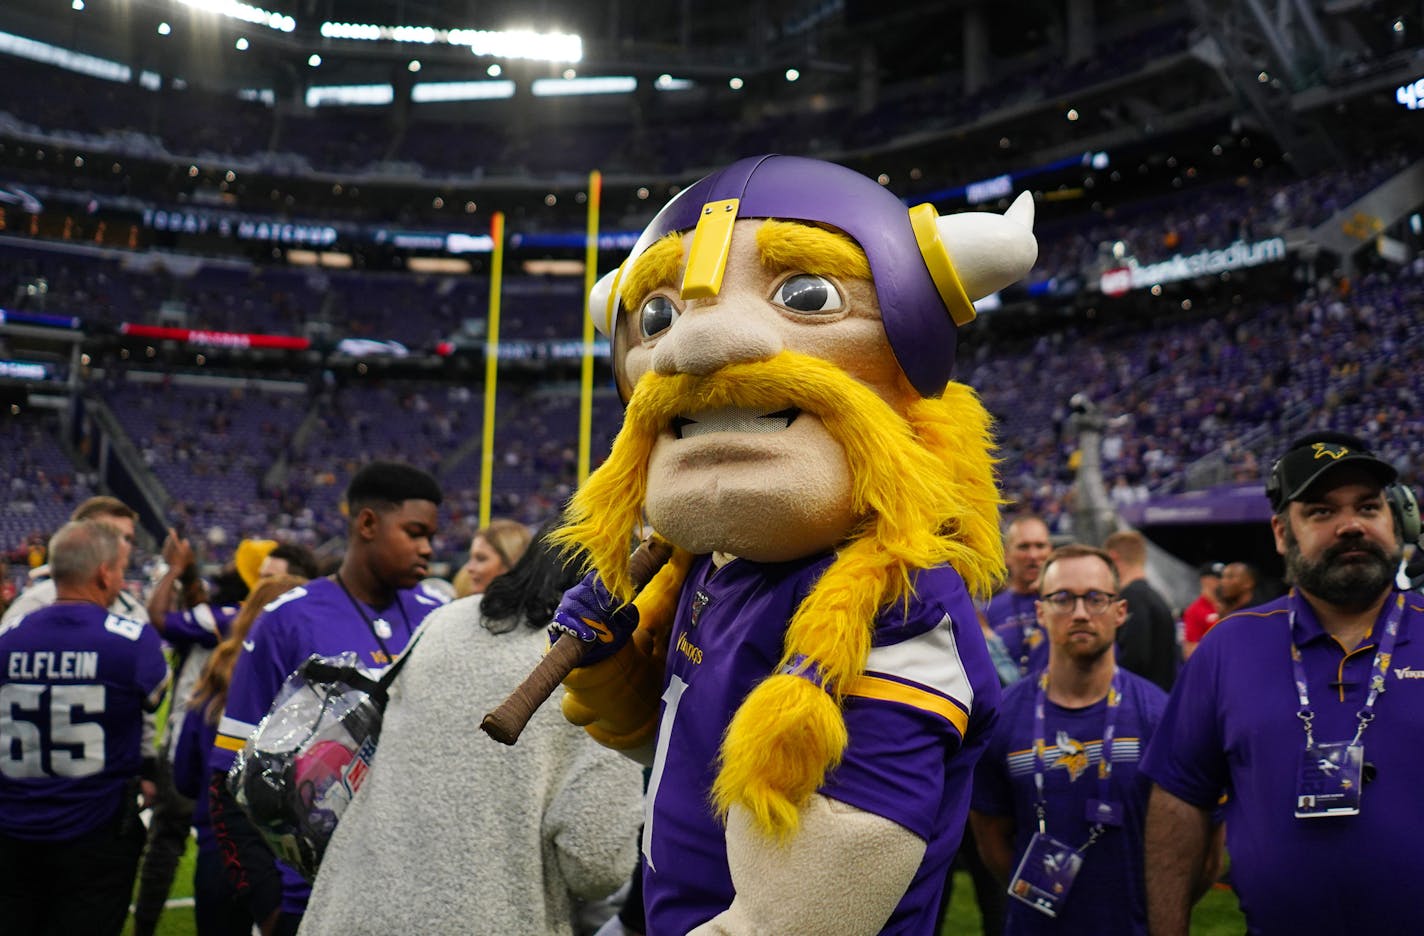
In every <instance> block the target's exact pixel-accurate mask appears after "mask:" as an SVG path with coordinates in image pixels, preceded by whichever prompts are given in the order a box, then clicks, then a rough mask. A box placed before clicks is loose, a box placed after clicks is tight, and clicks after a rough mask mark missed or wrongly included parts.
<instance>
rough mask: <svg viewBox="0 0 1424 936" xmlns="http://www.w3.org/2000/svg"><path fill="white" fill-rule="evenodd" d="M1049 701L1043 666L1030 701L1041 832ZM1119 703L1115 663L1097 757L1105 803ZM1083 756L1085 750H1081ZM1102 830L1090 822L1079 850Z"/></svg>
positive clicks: (1045, 812) (1119, 676) (1045, 803)
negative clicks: (1046, 722) (1089, 828)
mask: <svg viewBox="0 0 1424 936" xmlns="http://www.w3.org/2000/svg"><path fill="white" fill-rule="evenodd" d="M1047 705H1048V670H1047V669H1045V670H1044V671H1043V673H1042V674H1041V675H1040V676H1039V677H1038V697H1037V698H1036V699H1035V700H1034V705H1033V787H1034V792H1035V793H1036V794H1037V797H1038V799H1037V800H1036V801H1035V802H1034V804H1033V808H1034V812H1036V813H1037V814H1038V832H1039V834H1040V835H1043V834H1045V833H1046V829H1047V825H1048V820H1047V816H1048V800H1047V799H1046V798H1045V797H1044V795H1043V752H1044V749H1045V743H1044V739H1043V734H1044V727H1043V726H1044V722H1045V721H1046V719H1045V716H1044V710H1045V709H1046V708H1047ZM1121 705H1122V671H1121V670H1120V669H1118V668H1117V667H1116V666H1114V667H1113V675H1112V686H1111V688H1109V689H1108V705H1107V714H1106V715H1105V716H1104V721H1103V742H1102V750H1101V752H1100V754H1099V757H1098V801H1099V802H1102V803H1106V802H1108V800H1109V792H1110V791H1109V787H1110V786H1111V783H1112V749H1113V734H1114V733H1115V732H1116V729H1117V710H1118V707H1119V706H1121ZM1084 756H1085V757H1086V756H1087V755H1086V753H1085V754H1084ZM1102 834H1103V824H1102V823H1101V822H1097V823H1094V824H1093V828H1092V830H1091V831H1090V832H1089V833H1088V841H1087V842H1085V843H1084V844H1083V847H1082V848H1080V849H1078V851H1080V852H1082V851H1086V850H1087V848H1088V846H1089V845H1092V844H1093V843H1094V842H1096V841H1097V840H1098V837H1099V836H1101V835H1102Z"/></svg>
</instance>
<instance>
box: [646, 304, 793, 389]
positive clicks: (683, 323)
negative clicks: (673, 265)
mask: <svg viewBox="0 0 1424 936" xmlns="http://www.w3.org/2000/svg"><path fill="white" fill-rule="evenodd" d="M781 351H782V341H781V336H780V335H779V334H778V333H777V331H776V329H775V328H774V327H773V326H772V324H771V323H770V322H767V321H766V319H765V318H763V317H761V316H759V315H757V314H756V313H755V312H754V311H752V310H749V309H746V308H738V303H736V302H726V301H718V300H717V299H711V300H707V299H694V300H692V302H691V303H690V304H689V305H688V308H687V310H686V311H685V312H683V314H682V316H681V317H680V318H678V320H677V321H676V322H673V323H672V327H671V328H669V329H668V331H667V334H665V335H663V336H662V338H660V339H659V340H658V343H657V344H656V345H655V346H654V347H653V370H654V371H656V372H657V373H659V374H664V375H671V374H697V375H698V376H706V375H707V374H711V373H713V372H714V371H716V370H718V369H720V368H723V367H726V366H727V365H728V364H746V363H750V362H754V361H765V360H769V359H771V358H773V357H775V356H776V355H777V354H779V353H780V352H781Z"/></svg>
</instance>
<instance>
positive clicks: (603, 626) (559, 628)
mask: <svg viewBox="0 0 1424 936" xmlns="http://www.w3.org/2000/svg"><path fill="white" fill-rule="evenodd" d="M637 627H638V609H637V608H635V607H633V606H632V605H622V606H620V605H619V604H618V599H616V598H614V597H613V596H612V595H611V594H609V592H608V589H607V588H605V587H604V586H603V582H602V580H600V579H599V577H598V573H597V572H590V573H589V574H588V575H587V576H586V577H585V578H584V580H583V581H582V582H579V583H578V584H577V585H575V586H574V587H573V588H570V589H569V590H568V591H566V592H564V597H563V600H561V601H560V602H559V607H558V610H556V611H555V612H554V621H553V623H552V624H550V625H549V640H550V641H551V642H552V641H554V640H557V639H558V638H559V636H560V635H561V634H569V635H571V636H573V637H576V638H578V639H579V640H582V641H583V642H584V643H585V644H587V645H588V649H587V650H586V651H585V653H584V656H583V659H582V660H581V661H580V662H579V665H580V666H593V665H594V664H595V663H601V662H603V661H604V660H606V659H608V658H609V657H611V656H613V655H614V654H615V653H617V652H618V651H619V650H621V649H623V647H624V645H626V644H627V643H628V640H629V639H630V638H631V637H632V636H633V631H634V630H636V629H637Z"/></svg>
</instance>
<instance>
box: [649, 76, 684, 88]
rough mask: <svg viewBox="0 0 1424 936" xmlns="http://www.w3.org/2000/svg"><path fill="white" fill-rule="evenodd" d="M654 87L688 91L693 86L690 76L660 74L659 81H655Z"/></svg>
mask: <svg viewBox="0 0 1424 936" xmlns="http://www.w3.org/2000/svg"><path fill="white" fill-rule="evenodd" d="M653 87H654V88H657V89H658V90H659V91H686V90H687V89H688V88H691V87H692V80H691V79H690V78H674V77H673V76H672V75H659V76H658V79H657V81H654V82H653Z"/></svg>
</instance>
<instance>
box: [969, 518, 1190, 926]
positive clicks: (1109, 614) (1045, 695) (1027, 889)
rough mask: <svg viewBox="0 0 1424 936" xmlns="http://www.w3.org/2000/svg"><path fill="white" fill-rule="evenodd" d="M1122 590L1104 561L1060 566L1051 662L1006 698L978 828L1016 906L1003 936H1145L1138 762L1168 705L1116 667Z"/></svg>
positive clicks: (1041, 606)
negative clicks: (1030, 935)
mask: <svg viewBox="0 0 1424 936" xmlns="http://www.w3.org/2000/svg"><path fill="white" fill-rule="evenodd" d="M1120 587H1121V586H1120V582H1119V579H1118V572H1117V568H1116V567H1115V566H1114V565H1113V561H1112V557H1111V556H1109V555H1108V554H1107V553H1106V552H1104V551H1103V550H1100V549H1095V548H1093V547H1091V546H1082V545H1077V544H1074V545H1069V546H1063V547H1061V548H1059V549H1057V550H1055V551H1054V552H1053V553H1052V554H1050V555H1049V557H1048V559H1047V560H1046V561H1045V563H1044V565H1043V571H1042V574H1041V577H1040V579H1039V588H1038V594H1039V598H1038V602H1037V605H1036V612H1037V616H1038V621H1039V623H1040V624H1041V625H1042V626H1043V627H1044V629H1045V630H1046V631H1047V633H1048V664H1047V666H1046V667H1045V668H1044V669H1043V671H1042V672H1041V673H1039V674H1038V675H1037V676H1036V677H1035V678H1031V679H1024V680H1021V681H1019V682H1018V683H1015V684H1014V685H1013V686H1012V687H1011V688H1009V689H1008V690H1007V692H1006V693H1005V695H1004V700H1003V704H1002V706H1001V707H1000V715H999V724H998V726H997V727H996V728H995V732H994V739H993V740H992V741H991V742H990V744H989V747H988V749H987V750H986V751H985V752H984V757H983V759H982V760H980V762H979V765H978V768H977V770H976V772H975V778H974V797H973V804H972V812H971V813H970V824H971V825H972V826H973V829H974V835H975V837H976V839H977V840H978V842H979V851H980V854H981V855H982V856H983V858H984V863H985V864H987V865H988V866H989V868H990V870H991V871H993V872H994V873H995V874H996V875H997V876H998V877H999V878H1000V879H1001V880H1002V881H1004V882H1005V883H1006V884H1007V885H1008V890H1009V895H1010V896H1011V897H1013V898H1015V899H1013V900H1010V901H1009V907H1008V914H1007V916H1006V919H1005V926H1004V933H1005V934H1006V936H1013V934H1024V933H1082V934H1095V936H1105V934H1119V933H1124V934H1145V933H1146V932H1147V904H1146V896H1145V891H1144V887H1143V882H1142V828H1143V821H1144V819H1145V817H1146V811H1147V793H1148V785H1147V782H1146V779H1145V778H1144V777H1141V776H1139V775H1138V772H1137V761H1138V757H1139V754H1140V752H1141V750H1142V748H1143V747H1145V745H1146V742H1147V739H1148V738H1149V737H1150V736H1151V734H1152V732H1153V730H1154V728H1155V727H1156V725H1157V722H1158V721H1159V719H1160V718H1161V716H1162V709H1163V707H1164V706H1165V705H1166V702H1167V695H1166V693H1164V692H1163V691H1162V690H1161V689H1159V688H1157V686H1155V685H1153V684H1152V683H1151V682H1149V681H1148V680H1146V679H1143V678H1142V677H1140V676H1136V675H1134V674H1132V673H1130V672H1127V671H1126V670H1123V669H1121V668H1120V667H1119V666H1118V665H1117V658H1116V655H1115V645H1116V638H1117V631H1118V628H1120V627H1121V626H1122V625H1123V622H1124V621H1126V620H1127V606H1126V604H1125V603H1124V602H1123V600H1122V598H1121V596H1120V595H1119V593H1118V592H1119V588H1120Z"/></svg>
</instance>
